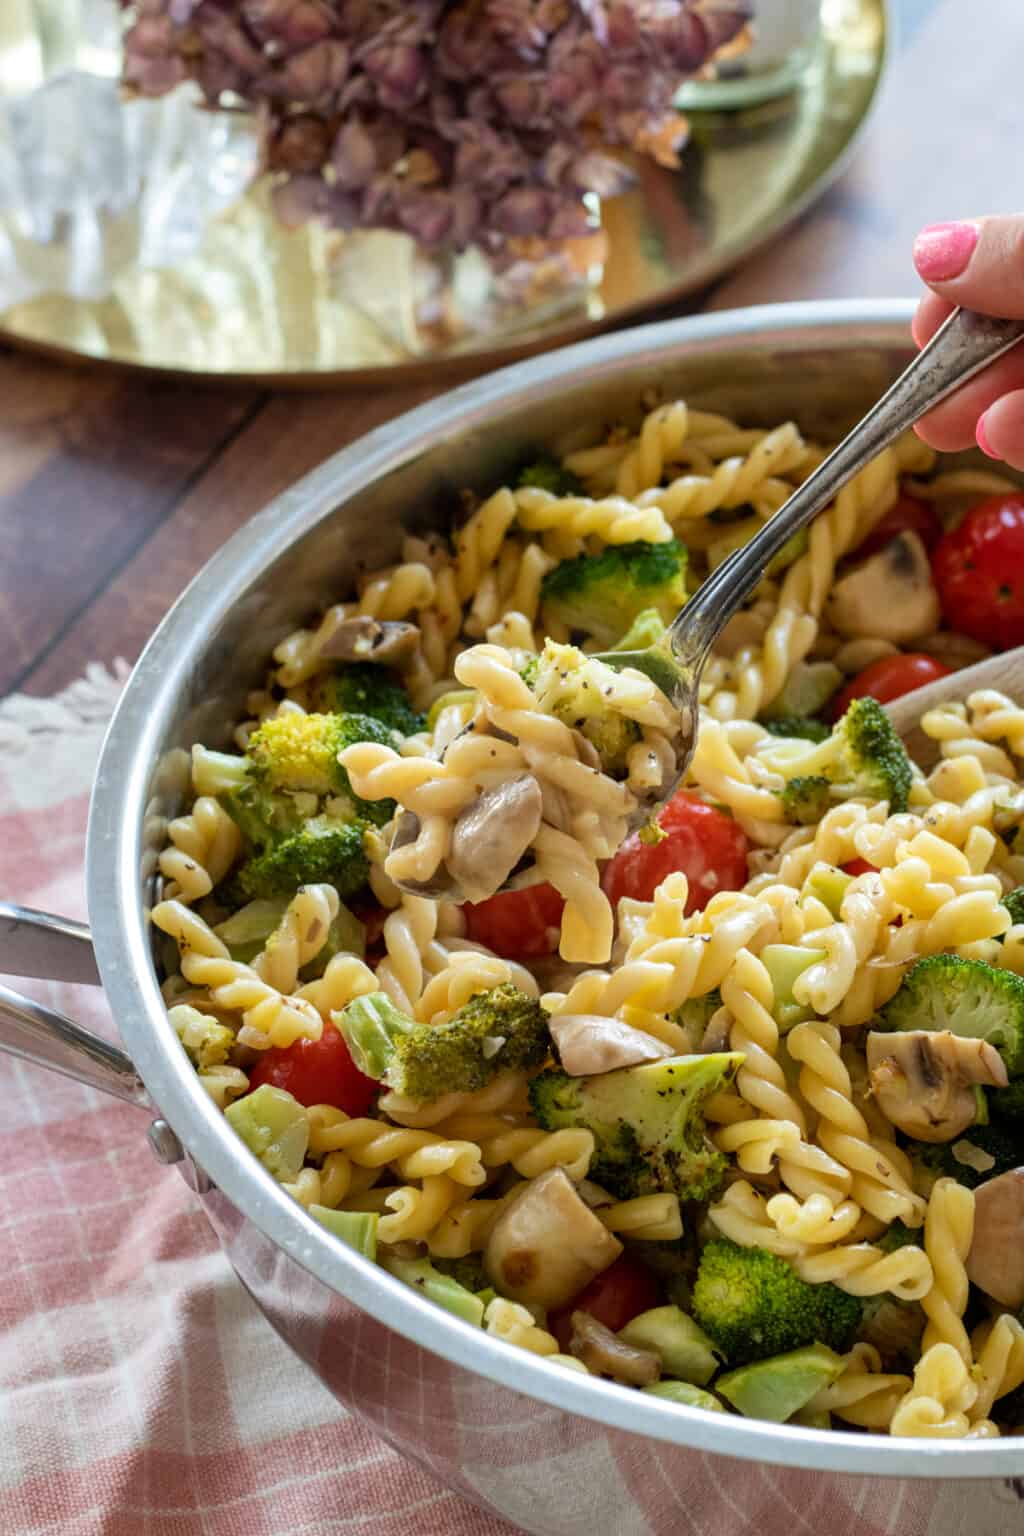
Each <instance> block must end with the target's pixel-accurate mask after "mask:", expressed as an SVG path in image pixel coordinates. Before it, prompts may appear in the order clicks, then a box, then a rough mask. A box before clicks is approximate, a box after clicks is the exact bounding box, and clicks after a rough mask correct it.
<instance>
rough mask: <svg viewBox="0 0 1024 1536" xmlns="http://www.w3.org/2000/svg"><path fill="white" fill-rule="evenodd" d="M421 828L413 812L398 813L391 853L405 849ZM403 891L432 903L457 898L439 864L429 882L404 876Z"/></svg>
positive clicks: (454, 889)
mask: <svg viewBox="0 0 1024 1536" xmlns="http://www.w3.org/2000/svg"><path fill="white" fill-rule="evenodd" d="M421 830H422V828H421V825H420V819H419V817H418V816H417V815H416V813H415V811H406V810H401V811H399V813H398V815H397V817H396V818H395V830H394V831H393V832H392V834H391V851H392V852H395V851H396V850H397V849H399V848H407V847H408V846H409V844H410V843H414V842H415V841H416V839H417V838H418V837H419V835H420V832H421ZM401 885H402V889H403V891H412V892H413V893H414V894H415V895H417V896H429V897H430V898H431V900H433V901H440V900H441V899H442V898H443V897H445V896H450V897H457V896H458V894H459V892H458V891H457V890H456V887H455V881H454V880H453V879H452V877H451V875H450V874H449V873H448V871H447V869H446V868H445V866H444V865H443V864H440V865H439V866H438V867H437V869H436V870H435V871H434V873H433V874H432V875H431V876H430V879H429V880H413V879H412V878H411V877H410V876H408V875H404V876H403V877H402V881H401Z"/></svg>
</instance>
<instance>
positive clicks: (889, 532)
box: [856, 496, 942, 559]
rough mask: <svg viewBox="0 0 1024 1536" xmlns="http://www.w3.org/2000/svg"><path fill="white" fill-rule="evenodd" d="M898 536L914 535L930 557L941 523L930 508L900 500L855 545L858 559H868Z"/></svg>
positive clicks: (903, 498)
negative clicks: (904, 534) (865, 536)
mask: <svg viewBox="0 0 1024 1536" xmlns="http://www.w3.org/2000/svg"><path fill="white" fill-rule="evenodd" d="M898 533H916V534H917V536H918V538H919V539H920V540H921V543H922V544H923V545H924V547H925V549H926V550H927V551H928V553H929V554H931V552H932V550H933V549H934V548H935V546H936V544H937V543H938V542H939V540H940V539H941V538H942V523H941V522H940V520H939V517H938V514H937V513H936V511H935V509H934V508H933V507H930V506H929V505H928V503H927V502H925V501H918V500H916V498H915V497H913V496H901V497H900V498H899V499H898V500H897V501H895V502H894V503H893V505H892V506H891V507H890V508H889V510H888V512H887V513H886V514H885V516H884V517H883V518H882V520H881V522H880V523H876V524H875V526H874V527H873V528H872V530H871V532H870V533H869V534H868V536H867V538H865V539H862V540H861V542H860V543H859V544H858V545H857V549H856V554H857V557H858V559H867V557H868V555H873V554H876V553H877V552H878V550H880V549H883V548H884V547H885V545H886V544H888V543H889V541H890V539H894V538H895V537H896V535H897V534H898Z"/></svg>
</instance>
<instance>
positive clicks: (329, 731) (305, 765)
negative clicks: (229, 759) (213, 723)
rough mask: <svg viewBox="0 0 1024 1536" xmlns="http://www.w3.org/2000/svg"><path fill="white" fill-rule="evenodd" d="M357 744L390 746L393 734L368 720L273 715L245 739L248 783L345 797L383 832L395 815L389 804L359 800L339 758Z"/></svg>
mask: <svg viewBox="0 0 1024 1536" xmlns="http://www.w3.org/2000/svg"><path fill="white" fill-rule="evenodd" d="M357 741H373V742H377V743H378V745H380V746H384V747H389V746H391V745H392V738H391V732H390V731H389V729H388V727H387V726H386V725H384V724H383V723H382V722H381V721H380V720H375V719H374V717H373V716H372V715H354V714H353V715H299V714H286V715H276V716H275V717H274V719H273V720H267V721H265V722H264V724H263V725H261V726H260V728H259V729H258V730H256V731H254V732H253V734H252V736H251V737H250V738H249V749H248V752H247V754H246V755H247V757H248V759H249V763H250V774H251V777H252V778H253V779H254V780H255V781H256V783H258V784H265V785H268V786H269V787H270V788H271V789H275V790H299V791H306V792H308V793H311V794H315V795H330V796H335V797H337V796H339V795H343V796H344V797H345V798H346V799H347V800H348V801H349V802H350V803H351V805H352V806H353V807H354V810H355V813H356V814H358V815H359V816H361V817H362V818H363V820H364V821H372V822H374V823H376V825H377V826H383V825H384V823H385V822H386V821H390V819H391V817H392V816H393V815H394V811H395V804H394V801H393V800H360V799H359V797H358V795H356V794H354V793H353V790H352V785H351V784H350V783H349V777H348V774H347V773H346V772H345V770H344V768H343V767H342V766H341V764H340V763H339V762H338V754H339V752H343V751H344V750H345V748H346V747H351V746H353V745H354V744H355V743H356V742H357Z"/></svg>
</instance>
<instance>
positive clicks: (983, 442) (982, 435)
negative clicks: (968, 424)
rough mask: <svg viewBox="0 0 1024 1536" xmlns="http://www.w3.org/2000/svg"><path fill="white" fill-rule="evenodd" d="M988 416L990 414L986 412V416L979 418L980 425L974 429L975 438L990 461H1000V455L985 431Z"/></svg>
mask: <svg viewBox="0 0 1024 1536" xmlns="http://www.w3.org/2000/svg"><path fill="white" fill-rule="evenodd" d="M987 415H988V412H987V411H986V412H985V415H984V416H979V417H978V425H977V426H976V427H975V429H974V436H975V439H976V441H977V444H978V447H979V448H980V449H981V451H982V453H987V454H988V456H989V458H990V459H998V457H999V455H998V453H996V451H995V449H994V448H993V447H992V444H991V443H990V442H989V440H988V433H987V432H986V431H985V416H987Z"/></svg>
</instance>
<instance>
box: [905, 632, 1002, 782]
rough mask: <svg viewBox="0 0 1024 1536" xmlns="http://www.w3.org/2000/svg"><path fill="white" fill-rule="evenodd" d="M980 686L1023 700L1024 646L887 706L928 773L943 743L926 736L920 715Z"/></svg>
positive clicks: (966, 668)
mask: <svg viewBox="0 0 1024 1536" xmlns="http://www.w3.org/2000/svg"><path fill="white" fill-rule="evenodd" d="M981 688H996V689H998V691H999V692H1000V693H1005V694H1007V695H1008V697H1009V698H1011V699H1012V700H1013V701H1014V703H1017V702H1021V703H1024V645H1019V646H1017V647H1016V649H1015V650H1012V651H1005V652H1004V653H1003V655H1002V656H989V657H988V658H987V659H986V660H985V661H977V662H975V664H974V666H973V667H963V668H962V669H961V670H960V671H959V672H953V673H951V674H950V676H949V677H940V678H939V679H938V681H937V682H934V683H928V684H927V685H926V686H925V687H924V688H915V689H914V691H913V693H905V694H904V695H903V697H902V698H900V699H893V701H892V703H891V704H887V705H886V706H885V710H886V714H887V715H888V716H889V719H890V720H891V721H892V723H893V725H894V726H895V727H896V729H897V731H898V732H899V733H900V735H901V736H902V737H903V740H904V742H905V743H906V747H907V751H908V752H909V753H910V755H911V757H912V758H913V759H914V761H915V763H917V764H918V765H919V766H920V767H921V768H923V770H924V771H925V773H928V772H929V770H930V769H932V768H934V767H935V764H936V763H937V762H938V761H939V758H940V756H941V755H942V754H941V751H940V745H941V744H940V743H939V742H937V741H933V740H932V738H931V737H930V736H926V735H925V733H924V731H922V729H921V717H922V715H925V714H927V712H928V710H930V709H934V708H935V707H936V706H937V705H939V704H946V703H948V702H949V700H950V699H958V700H959V699H966V698H967V696H968V694H971V693H976V692H977V691H978V690H979V689H981Z"/></svg>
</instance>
